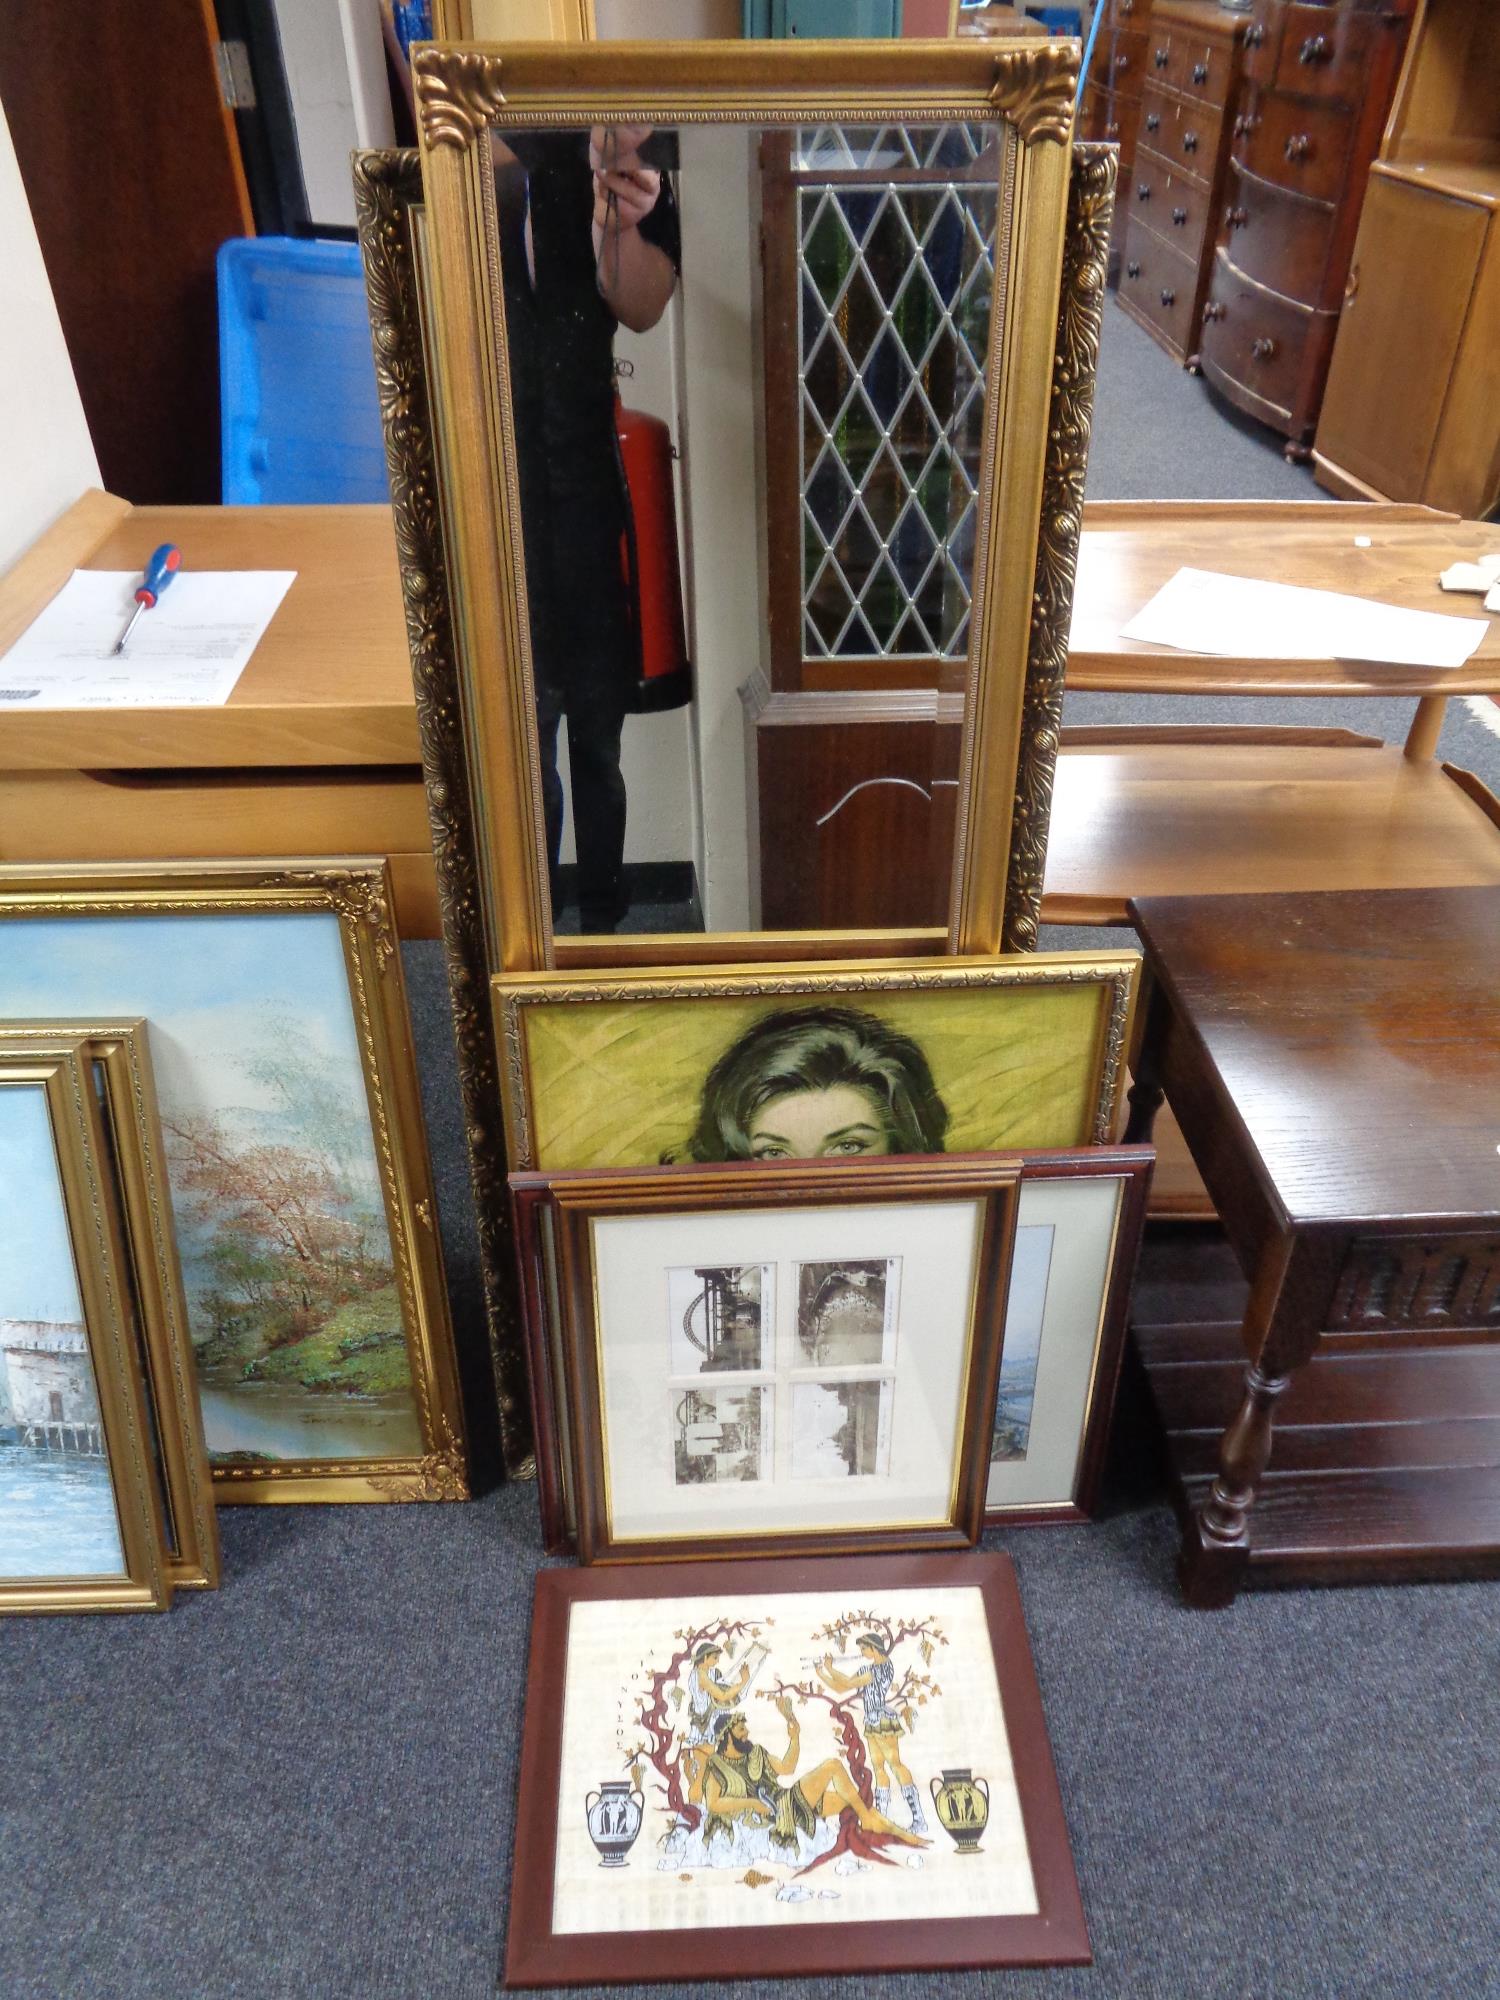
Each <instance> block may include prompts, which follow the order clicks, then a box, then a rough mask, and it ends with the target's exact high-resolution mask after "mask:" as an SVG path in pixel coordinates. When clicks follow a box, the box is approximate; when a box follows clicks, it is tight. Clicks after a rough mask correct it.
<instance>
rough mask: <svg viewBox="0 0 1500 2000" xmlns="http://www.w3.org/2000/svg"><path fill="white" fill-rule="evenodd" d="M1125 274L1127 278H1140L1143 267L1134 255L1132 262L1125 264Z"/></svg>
mask: <svg viewBox="0 0 1500 2000" xmlns="http://www.w3.org/2000/svg"><path fill="white" fill-rule="evenodd" d="M1125 275H1126V277H1127V278H1138V277H1139V276H1140V275H1141V267H1140V265H1139V264H1138V263H1137V262H1136V260H1135V259H1134V257H1132V258H1131V260H1130V262H1129V263H1128V264H1127V265H1126V266H1125Z"/></svg>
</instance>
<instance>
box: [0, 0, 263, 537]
mask: <svg viewBox="0 0 1500 2000" xmlns="http://www.w3.org/2000/svg"><path fill="white" fill-rule="evenodd" d="M217 36H218V30H217V28H216V27H215V25H214V18H213V10H212V7H211V5H210V4H209V0H155V4H154V5H152V6H150V7H122V6H120V5H119V4H118V0H68V4H67V5H66V6H62V7H60V6H58V5H56V0H6V4H5V7H4V11H3V21H0V103H3V104H4V107H5V115H6V118H7V120H8V121H9V124H10V130H11V136H12V138H13V139H14V140H15V146H16V158H17V160H18V162H19V164H20V169H21V180H22V182H23V184H24V186H25V189H26V198H27V201H28V202H29V203H30V205H31V213H32V216H33V217H34V219H35V222H36V233H37V237H38V240H39V241H40V243H41V246H42V257H43V260H44V262H45V263H46V266H47V276H48V278H49V279H50V281H51V284H52V293H53V297H54V298H55V299H56V301H57V313H58V318H59V319H60V320H61V322H62V330H63V338H64V339H65V340H66V341H67V343H68V353H69V355H70V357H71V359H72V362H73V373H74V374H75V376H76V377H77V378H78V393H79V396H80V397H81V399H82V402H83V409H84V415H85V416H86V417H87V419H88V425H89V430H90V433H91V434H92V436H93V440H94V450H95V451H96V452H97V454H98V457H99V470H100V473H101V474H102V476H103V479H104V483H105V485H106V486H107V487H108V488H109V490H110V491H111V492H112V493H120V494H123V495H124V497H125V498H126V499H127V500H133V501H134V502H135V503H136V505H137V506H144V505H188V504H192V505H200V504H212V503H214V502H217V500H218V499H219V497H220V486H219V318H218V305H217V300H216V295H215V289H214V284H215V273H214V259H215V257H216V256H217V254H218V249H219V245H220V244H221V243H222V242H223V241H224V239H225V238H226V237H228V236H249V235H251V234H253V233H254V223H253V221H252V219H251V214H250V197H249V193H248V191H247V189H246V186H245V174H244V168H243V167H242V165H241V162H240V152H239V143H238V140H237V139H236V136H235V129H234V115H233V113H232V112H231V111H230V110H228V109H227V107H226V106H225V103H224V100H223V96H222V94H221V86H220V81H219V70H218V64H217V60H216V55H215V48H216V42H217Z"/></svg>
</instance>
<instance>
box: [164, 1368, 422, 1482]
mask: <svg viewBox="0 0 1500 2000" xmlns="http://www.w3.org/2000/svg"><path fill="white" fill-rule="evenodd" d="M199 1394H200V1399H201V1401H202V1404H203V1422H204V1427H205V1429H206V1430H207V1431H208V1434H209V1436H210V1437H220V1438H233V1440H234V1447H235V1449H234V1456H241V1457H242V1458H243V1459H244V1460H246V1461H249V1460H254V1459H269V1460H279V1459H296V1458H414V1457H418V1456H420V1454H421V1450H422V1435H421V1432H420V1431H419V1430H418V1428H417V1419H416V1412H415V1411H414V1410H413V1408H412V1404H411V1398H410V1396H403V1395H395V1396H361V1397H359V1398H353V1397H332V1396H322V1397H319V1396H309V1395H307V1394H306V1393H305V1392H304V1391H301V1390H297V1389H278V1388H276V1387H274V1386H273V1385H271V1384H269V1383H257V1382H244V1383H238V1382H237V1383H235V1385H234V1386H233V1388H232V1389H227V1390H226V1389H214V1388H210V1387H209V1386H208V1385H207V1384H206V1383H205V1384H203V1385H202V1387H201V1388H200V1391H199ZM221 1456H225V1457H229V1456H230V1454H227V1453H226V1454H221ZM231 1462H232V1459H231Z"/></svg>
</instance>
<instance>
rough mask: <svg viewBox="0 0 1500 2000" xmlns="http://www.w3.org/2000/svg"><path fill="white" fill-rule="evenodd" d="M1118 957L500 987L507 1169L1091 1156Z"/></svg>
mask: <svg viewBox="0 0 1500 2000" xmlns="http://www.w3.org/2000/svg"><path fill="white" fill-rule="evenodd" d="M1138 963H1139V961H1138V960H1137V959H1136V958H1135V957H1134V956H1133V955H1127V954H1124V953H1071V952H1070V953H1062V952H1058V953H1053V954H1046V955H1043V954H1033V955H1031V956H1030V957H1028V958H1026V959H1011V960H1006V959H994V960H986V961H974V960H969V961H966V962H964V963H963V964H962V965H960V964H958V963H956V962H954V961H951V960H948V961H939V962H935V963H933V964H931V965H920V966H918V965H914V964H912V963H911V962H901V963H899V964H894V963H889V962H882V961H872V962H871V964H870V969H869V970H868V972H866V971H865V970H864V969H863V968H861V970H860V972H859V974H858V976H854V975H853V974H852V972H851V971H850V970H848V969H845V970H843V971H840V972H833V973H825V972H824V971H823V970H822V968H821V967H819V968H806V969H803V970H801V971H798V970H794V969H789V968H779V967H778V968H777V969H776V970H775V971H772V972H767V971H766V970H765V969H763V968H760V967H747V968H744V969H743V970H739V969H736V970H733V971H724V970H721V971H718V972H712V971H705V972H697V971H694V972H681V971H672V972H666V971H663V972H661V973H639V972H631V971H627V970H624V969H622V970H620V971H617V972H610V971H605V972H599V973H595V974H593V975H591V976H589V977H587V979H582V978H580V979H578V980H576V981H575V980H571V979H569V978H567V977H560V976H559V975H558V974H556V973H518V974H514V975H511V976H510V977H508V978H506V979H503V980H497V981H496V997H497V1000H498V1002H499V1008H500V1014H501V1026H502V1034H503V1036H504V1038H505V1040H506V1042H507V1043H508V1054H507V1060H506V1064H505V1074H506V1079H507V1083H508V1086H509V1091H510V1116H509V1119H508V1121H507V1133H506V1137H507V1141H508V1144H509V1147H510V1153H511V1165H512V1167H529V1166H536V1167H542V1168H548V1169H550V1168H560V1167H614V1166H652V1165H656V1164H660V1163H671V1162H676V1161H701V1162H712V1161H733V1160H816V1159H851V1158H855V1157H859V1156H862V1155H881V1154H890V1155H899V1154H912V1153H965V1152H994V1151H1004V1150H1006V1149H1009V1148H1024V1147H1037V1146H1077V1145H1089V1144H1100V1143H1103V1142H1104V1141H1105V1140H1106V1139H1107V1138H1108V1137H1109V1135H1110V1132H1111V1130H1112V1129H1113V1118H1114V1112H1115V1107H1116V1101H1117V1098H1118V1093H1119V1084H1120V1078H1121V1075H1122V1073H1123V1060H1122V1057H1123V1048H1124V1039H1125V1032H1126V1028H1127V1025H1128V1020H1129V1014H1130V1005H1131V1001H1132V998H1133V995H1134V985H1135V971H1136V966H1137V965H1138Z"/></svg>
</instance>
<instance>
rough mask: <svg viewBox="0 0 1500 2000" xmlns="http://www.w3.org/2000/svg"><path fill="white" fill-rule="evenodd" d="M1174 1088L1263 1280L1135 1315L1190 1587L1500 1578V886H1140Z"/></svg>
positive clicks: (1211, 1601) (1136, 1095)
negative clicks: (1193, 1305)
mask: <svg viewBox="0 0 1500 2000" xmlns="http://www.w3.org/2000/svg"><path fill="white" fill-rule="evenodd" d="M1131 917H1132V920H1133V922H1134V923H1135V926H1136V928H1137V930H1138V932H1139V934H1140V938H1141V942H1142V944H1143V946H1144V948H1145V953H1146V962H1147V970H1148V976H1149V999H1148V1002H1147V1006H1146V1010H1145V1021H1144V1028H1143V1031H1142V1037H1141V1046H1140V1048H1139V1051H1138V1056H1137V1064H1136V1071H1135V1074H1136V1077H1137V1082H1136V1085H1135V1088H1134V1090H1133V1091H1132V1093H1131V1118H1130V1125H1129V1128H1128V1134H1127V1136H1128V1137H1129V1138H1131V1139H1141V1138H1146V1137H1149V1135H1150V1129H1151V1123H1152V1119H1153V1117H1154V1115H1155V1111H1156V1109H1157V1107H1158V1106H1159V1105H1160V1103H1161V1102H1162V1099H1163V1096H1165V1099H1166V1101H1167V1102H1169V1103H1170V1105H1171V1108H1172V1110H1173V1112H1174V1113H1175V1115H1176V1118H1177V1121H1178V1124H1179V1125H1180V1127H1181V1129H1182V1133H1183V1136H1184V1138H1185V1140H1186V1142H1187V1145H1188V1148H1189V1151H1190V1152H1191V1153H1192V1156H1193V1159H1194V1161H1195V1162H1196V1164H1197V1167H1198V1170H1199V1172H1200V1173H1201V1174H1202V1176H1203V1179H1204V1181H1205V1183H1206V1185H1207V1187H1208V1191H1209V1193H1210V1194H1211V1195H1212V1197H1213V1200H1214V1204H1215V1206H1216V1207H1217V1209H1218V1212H1219V1215H1220V1216H1221V1218H1222V1220H1223V1224H1224V1228H1225V1231H1226V1233H1227V1235H1228V1238H1229V1241H1230V1244H1231V1246H1232V1247H1233V1249H1234V1251H1235V1254H1236V1256H1237V1258H1238V1260H1239V1263H1240V1266H1241V1268H1242V1269H1243V1271H1244V1273H1245V1276H1246V1278H1247V1279H1248V1280H1249V1285H1250V1291H1249V1301H1248V1306H1247V1308H1246V1312H1245V1317H1244V1321H1243V1324H1242V1326H1241V1327H1240V1328H1239V1329H1238V1333H1237V1336H1236V1335H1235V1333H1234V1331H1233V1330H1232V1329H1226V1328H1224V1327H1222V1326H1210V1325H1206V1326H1181V1325H1179V1326H1171V1327H1164V1328H1163V1327H1157V1328H1150V1327H1137V1328H1136V1329H1135V1334H1136V1342H1137V1347H1138V1351H1139V1352H1140V1355H1141V1359H1142V1361H1143V1363H1144V1365H1145V1368H1146V1373H1147V1378H1148V1381H1149V1383H1150V1387H1151V1392H1152V1396H1153V1399H1154V1401H1155V1403H1156V1407H1157V1410H1158V1413H1159V1415H1160V1416H1161V1418H1162V1422H1163V1428H1164V1430H1165V1432H1166V1435H1167V1445H1168V1451H1169V1455H1170V1461H1171V1470H1172V1478H1173V1484H1174V1488H1175V1492H1176V1498H1177V1500H1178V1503H1179V1507H1180V1511H1181V1513H1182V1515H1183V1522H1184V1529H1183V1544H1182V1555H1181V1562H1180V1571H1179V1574H1180V1577H1181V1581H1182V1586H1183V1590H1184V1594H1185V1595H1186V1597H1187V1600H1188V1602H1189V1603H1190V1604H1194V1605H1199V1606H1217V1605H1224V1604H1228V1603H1229V1602H1230V1601H1231V1600H1232V1599H1233V1598H1234V1596H1235V1594H1236V1593H1237V1591H1238V1590H1239V1589H1240V1587H1241V1586H1242V1585H1243V1584H1245V1583H1247V1582H1275V1583H1332V1582H1347V1581H1372V1580H1385V1581H1391V1580H1396V1579H1411V1578H1418V1577H1425V1578H1434V1577H1454V1576H1475V1575H1490V1574H1500V889H1492V888H1473V889H1433V890H1390V891H1358V892H1326V893H1310V894H1302V895H1245V896H1233V897H1228V896H1204V897H1166V896H1164V897H1143V898H1141V899H1140V900H1139V901H1137V902H1132V904H1131Z"/></svg>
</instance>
